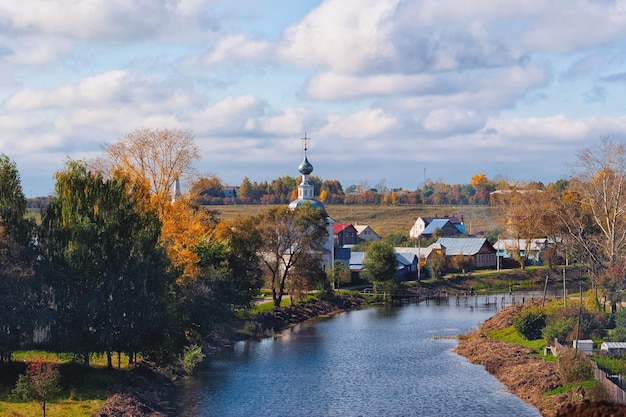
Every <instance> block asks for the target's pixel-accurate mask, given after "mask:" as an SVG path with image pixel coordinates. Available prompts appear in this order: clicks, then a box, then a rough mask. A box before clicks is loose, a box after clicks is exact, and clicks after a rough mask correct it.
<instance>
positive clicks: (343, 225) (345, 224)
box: [333, 223, 352, 234]
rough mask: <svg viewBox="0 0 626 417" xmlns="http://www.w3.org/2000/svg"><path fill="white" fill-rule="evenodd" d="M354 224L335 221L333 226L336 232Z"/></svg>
mask: <svg viewBox="0 0 626 417" xmlns="http://www.w3.org/2000/svg"><path fill="white" fill-rule="evenodd" d="M350 226H352V223H335V225H334V226H333V232H334V233H335V234H337V233H340V232H342V231H343V230H345V228H346V227H350Z"/></svg>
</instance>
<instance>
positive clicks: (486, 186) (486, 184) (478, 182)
mask: <svg viewBox="0 0 626 417" xmlns="http://www.w3.org/2000/svg"><path fill="white" fill-rule="evenodd" d="M470 185H471V186H472V187H474V188H475V189H476V190H477V191H485V192H487V193H489V192H491V191H495V189H496V188H495V185H494V183H493V181H491V180H489V178H487V176H486V175H485V174H475V175H472V178H471V180H470Z"/></svg>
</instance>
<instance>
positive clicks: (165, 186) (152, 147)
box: [93, 128, 200, 212]
mask: <svg viewBox="0 0 626 417" xmlns="http://www.w3.org/2000/svg"><path fill="white" fill-rule="evenodd" d="M199 158H200V151H199V149H198V147H197V146H196V145H195V143H194V136H193V134H192V133H191V132H190V131H186V130H177V129H148V128H139V129H135V130H133V131H132V132H130V133H127V134H125V135H124V136H122V137H121V138H120V139H119V140H118V141H117V142H115V143H113V144H110V145H108V146H107V147H106V148H105V156H104V157H103V158H100V159H99V160H97V161H94V162H93V164H94V165H95V166H96V168H97V169H98V170H100V171H103V172H114V171H115V170H116V169H118V168H121V169H122V170H123V171H125V172H126V173H128V174H129V175H130V176H131V178H141V179H143V180H146V181H147V182H148V184H149V187H150V192H151V193H152V195H153V196H154V198H155V199H156V201H157V203H158V205H159V206H160V208H161V212H162V208H163V205H164V204H165V203H166V202H168V201H170V200H171V193H172V188H173V187H174V184H175V183H176V180H178V179H181V178H183V177H184V176H185V174H187V173H189V171H190V170H191V167H192V163H193V162H194V161H196V160H197V159H199Z"/></svg>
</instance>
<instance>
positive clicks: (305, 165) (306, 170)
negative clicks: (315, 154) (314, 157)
mask: <svg viewBox="0 0 626 417" xmlns="http://www.w3.org/2000/svg"><path fill="white" fill-rule="evenodd" d="M298 171H299V172H300V174H302V175H309V174H310V173H311V172H313V165H311V163H310V162H309V160H308V159H306V156H305V157H304V161H302V163H301V164H300V165H299V166H298Z"/></svg>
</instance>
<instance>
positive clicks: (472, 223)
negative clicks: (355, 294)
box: [207, 204, 496, 237]
mask: <svg viewBox="0 0 626 417" xmlns="http://www.w3.org/2000/svg"><path fill="white" fill-rule="evenodd" d="M207 207H209V208H210V209H213V210H216V211H218V212H219V217H220V218H223V219H228V218H231V217H235V216H237V215H241V216H251V215H256V214H260V213H263V212H264V211H266V210H268V209H269V208H270V207H271V206H267V205H250V206H248V205H240V206H207ZM326 211H328V214H329V215H330V217H332V218H333V219H334V220H335V222H337V223H352V224H357V223H358V224H366V225H368V226H370V227H371V228H372V229H374V230H376V232H378V233H379V234H381V235H382V236H383V237H385V236H387V235H389V234H392V233H402V234H406V235H408V233H409V229H410V228H411V226H413V224H414V223H415V220H417V218H418V217H420V216H463V219H464V221H465V226H466V228H467V231H468V233H474V234H475V233H478V232H480V231H489V230H491V229H493V228H494V227H495V225H496V218H495V214H494V213H495V211H494V210H493V209H492V208H491V207H489V206H431V205H416V206H382V205H343V204H327V205H326Z"/></svg>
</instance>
